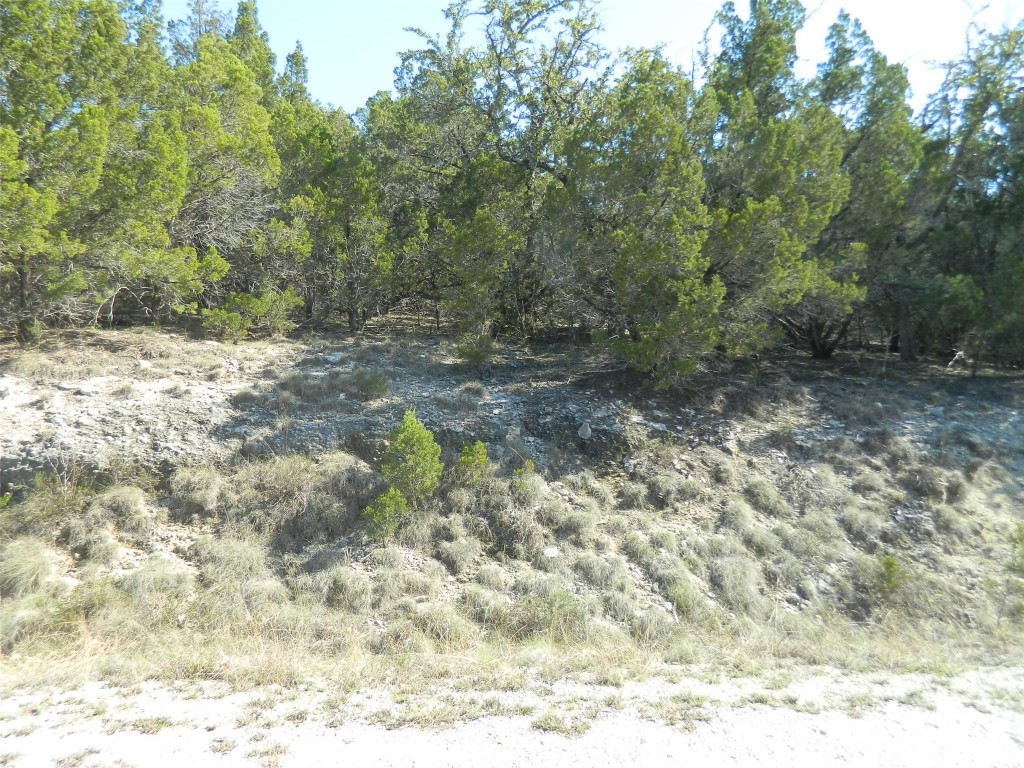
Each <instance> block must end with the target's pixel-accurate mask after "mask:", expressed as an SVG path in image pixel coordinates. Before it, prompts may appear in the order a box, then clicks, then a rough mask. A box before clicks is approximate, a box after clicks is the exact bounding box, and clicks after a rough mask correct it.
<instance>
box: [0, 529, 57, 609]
mask: <svg viewBox="0 0 1024 768" xmlns="http://www.w3.org/2000/svg"><path fill="white" fill-rule="evenodd" d="M53 571H54V567H53V560H52V558H51V556H50V555H49V554H48V552H47V550H46V545H45V544H44V543H43V542H42V541H41V540H39V539H36V538H31V537H24V538H18V539H13V540H11V541H8V542H5V543H4V544H2V545H0V599H3V598H12V597H21V596H22V595H27V594H29V593H31V592H35V591H37V590H39V588H40V587H42V585H43V584H44V583H45V582H46V581H47V580H48V579H49V578H50V577H51V576H52V575H53Z"/></svg>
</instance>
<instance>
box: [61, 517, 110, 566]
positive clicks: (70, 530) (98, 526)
mask: <svg viewBox="0 0 1024 768" xmlns="http://www.w3.org/2000/svg"><path fill="white" fill-rule="evenodd" d="M64 541H65V543H66V544H67V547H68V549H70V550H71V552H72V553H73V554H74V555H75V557H78V558H81V559H83V560H88V561H91V562H93V563H97V564H100V565H103V564H107V563H110V562H111V561H112V560H113V559H114V558H115V557H117V554H118V552H119V551H120V547H119V546H118V543H117V539H116V538H115V536H114V531H113V521H112V520H111V519H110V517H109V515H107V513H106V511H105V510H104V509H103V508H102V507H95V506H93V507H89V509H88V510H86V512H85V514H84V515H82V516H81V517H76V518H72V519H71V520H70V521H68V523H67V525H66V526H65V528H64Z"/></svg>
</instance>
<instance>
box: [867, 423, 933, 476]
mask: <svg viewBox="0 0 1024 768" xmlns="http://www.w3.org/2000/svg"><path fill="white" fill-rule="evenodd" d="M864 449H865V450H866V451H867V452H868V453H870V454H872V455H874V456H876V457H877V458H879V459H880V460H881V461H882V462H883V463H885V464H886V465H888V466H890V467H905V466H908V465H910V464H914V463H917V462H918V460H919V458H920V451H919V450H918V449H917V447H916V446H915V445H914V444H913V443H911V442H910V441H909V440H907V439H906V438H905V437H899V436H898V435H896V433H895V432H893V431H892V430H891V429H888V428H886V427H882V428H880V429H874V430H871V431H869V432H867V433H866V434H865V436H864Z"/></svg>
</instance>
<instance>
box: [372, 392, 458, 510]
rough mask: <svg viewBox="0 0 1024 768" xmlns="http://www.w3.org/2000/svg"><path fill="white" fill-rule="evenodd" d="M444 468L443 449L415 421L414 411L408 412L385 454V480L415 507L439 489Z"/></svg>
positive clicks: (383, 463) (383, 467) (382, 468)
mask: <svg viewBox="0 0 1024 768" xmlns="http://www.w3.org/2000/svg"><path fill="white" fill-rule="evenodd" d="M443 469H444V467H443V465H442V464H441V446H439V445H438V444H437V441H435V440H434V435H433V434H432V433H431V432H430V430H429V429H427V428H426V427H425V426H423V423H422V422H421V421H420V420H419V419H417V418H416V412H415V411H406V412H405V416H403V417H402V423H401V424H399V425H398V427H397V429H395V431H394V432H392V433H391V436H390V444H389V445H388V448H387V450H386V451H385V452H384V457H383V462H382V464H381V475H383V476H384V480H385V481H387V482H388V484H390V485H391V486H392V488H394V489H397V490H398V491H399V492H400V493H401V494H402V495H403V496H405V498H406V499H408V500H409V501H410V502H412V504H413V506H414V507H415V506H416V505H418V504H419V503H420V502H422V501H423V500H424V499H426V498H428V497H429V496H430V495H431V494H433V493H434V491H436V490H437V486H438V484H439V483H440V482H441V473H442V471H443Z"/></svg>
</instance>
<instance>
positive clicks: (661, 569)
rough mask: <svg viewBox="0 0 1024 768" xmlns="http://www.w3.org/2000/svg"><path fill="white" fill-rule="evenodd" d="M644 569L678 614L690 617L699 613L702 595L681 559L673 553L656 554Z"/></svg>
mask: <svg viewBox="0 0 1024 768" xmlns="http://www.w3.org/2000/svg"><path fill="white" fill-rule="evenodd" d="M646 570H647V574H648V575H649V576H650V577H651V579H652V580H653V581H654V582H655V583H656V584H657V585H658V586H659V587H660V588H661V591H662V592H663V593H664V595H665V597H667V598H668V600H669V602H671V603H672V606H673V607H674V608H675V610H676V612H677V613H678V614H679V615H680V616H686V617H691V618H692V617H695V616H697V615H699V614H700V612H701V610H702V608H703V606H704V603H705V600H704V596H703V594H702V593H701V590H700V588H699V587H698V586H697V584H696V582H695V580H694V577H693V575H692V574H691V573H690V572H689V571H688V570H687V568H686V565H685V564H684V563H683V561H682V560H680V559H679V558H678V557H676V556H674V555H668V554H662V555H658V556H657V557H655V558H654V559H653V560H651V561H650V563H649V564H648V565H647V569H646Z"/></svg>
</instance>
